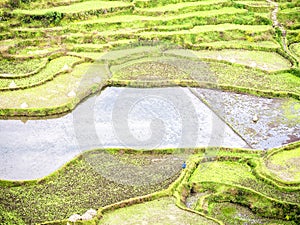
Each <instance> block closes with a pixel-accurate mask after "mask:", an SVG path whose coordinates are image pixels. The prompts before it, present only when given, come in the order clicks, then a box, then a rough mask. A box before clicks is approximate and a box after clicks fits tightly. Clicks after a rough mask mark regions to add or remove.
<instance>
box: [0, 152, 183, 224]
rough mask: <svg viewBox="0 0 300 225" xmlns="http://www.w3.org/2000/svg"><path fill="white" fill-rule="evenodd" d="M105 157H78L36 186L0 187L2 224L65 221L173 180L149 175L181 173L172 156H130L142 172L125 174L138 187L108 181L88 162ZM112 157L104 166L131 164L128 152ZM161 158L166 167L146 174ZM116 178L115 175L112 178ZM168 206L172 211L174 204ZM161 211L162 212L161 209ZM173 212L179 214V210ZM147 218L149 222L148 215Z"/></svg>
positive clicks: (92, 155)
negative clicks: (150, 178) (3, 217)
mask: <svg viewBox="0 0 300 225" xmlns="http://www.w3.org/2000/svg"><path fill="white" fill-rule="evenodd" d="M103 154H104V155H103ZM106 154H108V153H106ZM106 154H105V153H103V152H102V151H93V152H87V153H84V154H83V156H82V157H79V158H77V159H75V160H73V161H72V162H71V163H69V164H67V165H66V166H64V167H63V168H62V169H61V170H59V171H57V172H55V173H54V174H52V175H51V176H50V177H47V178H46V179H45V180H42V181H39V182H38V183H36V184H30V183H24V184H22V185H21V186H16V187H10V188H9V187H5V186H1V185H0V194H1V196H2V197H4V196H5V197H4V198H1V205H0V207H1V209H2V210H1V213H0V215H4V216H5V220H4V221H5V222H7V223H9V222H11V223H13V221H20V224H22V222H23V224H35V223H40V222H45V221H49V220H58V219H65V218H68V217H69V216H71V215H72V214H74V213H79V214H82V213H84V212H85V211H86V210H88V209H90V208H95V209H98V208H100V207H101V206H105V205H109V204H112V203H116V202H119V201H121V200H125V199H128V198H131V197H136V196H142V195H145V194H149V193H152V192H155V191H158V190H162V189H165V188H167V187H168V185H169V184H170V183H171V182H172V181H173V180H174V177H170V178H169V179H163V180H162V181H161V182H157V183H153V182H148V180H147V177H149V176H150V174H152V176H151V177H152V178H154V177H155V176H164V174H165V173H166V174H168V173H169V172H170V171H171V170H175V172H174V173H175V175H176V174H177V172H176V171H180V170H181V168H180V163H181V161H177V165H176V161H174V160H172V155H170V156H168V155H164V154H152V155H151V154H135V153H132V154H134V157H133V158H135V162H138V164H139V165H140V166H134V167H135V168H140V169H141V171H143V173H135V175H134V176H133V173H130V174H128V175H130V176H131V178H130V179H133V178H134V177H135V179H136V180H138V182H139V184H140V185H129V184H126V183H120V182H118V181H117V180H110V179H108V178H107V177H106V176H105V173H104V172H103V171H101V172H99V170H97V168H95V166H93V164H92V161H91V160H94V162H95V163H96V162H97V163H98V164H102V163H105V162H103V156H104V157H105V156H106ZM116 154H117V155H118V156H116V157H115V162H108V161H107V162H106V163H110V164H111V163H115V164H114V165H111V166H114V167H115V168H118V166H120V164H122V163H120V164H119V163H118V162H121V159H122V162H123V163H124V162H125V163H126V165H127V167H129V168H130V165H133V164H132V160H131V159H132V157H130V156H129V155H128V154H130V153H123V154H119V153H116ZM128 158H129V159H130V160H128ZM162 158H164V159H169V160H167V161H165V165H166V164H168V166H166V167H165V168H157V169H156V171H150V169H149V168H150V167H149V164H155V163H153V159H162ZM174 162H175V163H174ZM178 163H179V165H178ZM104 168H106V169H109V165H105V166H104ZM151 168H154V169H155V168H156V167H155V166H153V165H152V167H151ZM102 169H103V168H102ZM127 172H128V171H127ZM106 175H107V174H106ZM117 175H118V174H115V176H117ZM145 175H146V176H145ZM167 202H170V201H167ZM155 205H157V204H155ZM163 206H164V205H162V206H161V207H163ZM170 207H171V209H176V207H175V205H174V206H170ZM129 210H130V209H129ZM161 210H163V209H162V208H161ZM177 211H178V212H180V210H179V209H177ZM181 214H182V215H183V216H179V218H181V217H182V219H184V218H187V215H188V214H187V213H185V212H181ZM0 219H1V217H0ZM149 219H151V216H150V217H149ZM21 221H22V222H21Z"/></svg>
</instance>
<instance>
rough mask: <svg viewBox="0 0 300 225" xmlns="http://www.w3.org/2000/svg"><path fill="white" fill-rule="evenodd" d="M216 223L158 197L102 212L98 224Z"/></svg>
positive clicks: (175, 224)
mask: <svg viewBox="0 0 300 225" xmlns="http://www.w3.org/2000/svg"><path fill="white" fill-rule="evenodd" d="M162 223H163V224H174V225H181V224H191V225H192V224H193V225H194V224H195V225H196V224H208V225H210V224H217V223H215V222H214V221H211V220H208V219H206V218H205V217H202V216H200V215H197V214H195V213H191V212H187V211H184V210H181V209H179V208H178V207H177V206H176V205H175V200H174V199H173V198H160V199H158V200H153V201H151V202H146V203H143V204H137V205H133V206H129V207H126V208H122V209H117V210H115V211H113V212H109V213H107V214H104V216H103V219H101V220H100V221H99V223H98V224H99V225H100V224H124V225H127V224H162Z"/></svg>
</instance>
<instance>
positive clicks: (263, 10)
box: [0, 0, 300, 225]
mask: <svg viewBox="0 0 300 225" xmlns="http://www.w3.org/2000/svg"><path fill="white" fill-rule="evenodd" d="M0 6H1V7H0V54H1V55H0V116H1V119H3V120H6V119H9V120H12V119H13V120H20V121H22V122H24V123H26V121H28V120H33V119H42V120H45V119H49V117H51V118H52V117H60V116H62V115H65V114H67V113H69V112H70V111H72V110H73V109H74V108H75V107H77V106H78V105H79V104H80V102H82V101H83V100H84V99H86V98H87V97H88V96H90V95H91V94H97V93H100V92H101V90H102V89H103V88H105V87H107V86H122V87H131V88H137V87H139V88H153V87H156V88H162V87H170V86H183V87H188V88H189V90H190V92H191V93H192V95H193V96H194V97H197V98H198V100H199V101H201V102H202V103H204V104H205V105H206V106H207V107H208V108H209V109H210V110H211V111H212V112H213V114H214V115H215V116H216V117H218V118H219V120H220V121H223V123H224V124H226V125H227V126H228V127H230V129H232V130H231V132H233V133H234V134H235V135H237V136H239V137H240V138H241V140H243V141H245V143H247V146H248V147H249V149H236V148H230V146H229V147H228V146H227V147H228V148H227V147H226V148H224V147H218V148H216V146H208V147H205V148H197V147H198V146H190V148H184V149H160V150H157V149H156V150H151V151H141V149H138V150H137V149H135V150H131V149H119V148H117V149H95V150H92V151H87V152H84V153H81V154H80V155H78V156H77V157H76V158H74V159H73V160H72V161H70V162H69V163H67V164H66V165H64V166H63V167H62V168H60V169H59V170H57V171H55V172H54V173H52V174H50V175H48V176H46V177H44V178H41V179H37V180H29V181H28V180H27V181H9V180H0V224H34V223H40V224H41V223H42V224H43V223H44V224H70V223H71V222H72V223H73V221H75V220H77V222H74V224H157V223H159V224H226V225H227V224H228V225H229V224H230V225H231V224H299V223H300V217H299V215H300V202H299V199H300V192H299V190H300V184H299V180H300V170H299V168H300V166H299V159H300V151H299V146H300V144H299V140H300V137H299V124H300V123H299V118H298V116H299V101H300V78H299V76H300V70H299V62H300V21H299V19H300V17H299V13H300V11H299V7H300V4H299V1H298V0H291V1H288V2H287V1H282V0H280V1H278V2H275V1H272V0H267V1H254V0H253V1H236V0H232V1H231V0H214V1H213V0H202V1H191V0H189V1H177V0H162V1H154V0H134V1H132V0H123V1H105V0H101V1H98V0H54V1H48V0H42V1H37V0H0ZM199 88H201V89H199ZM207 89H217V90H207ZM227 92H232V93H227ZM102 93H103V92H102ZM261 97H264V98H261ZM178 101H180V99H178ZM150 102H151V101H150ZM185 103H186V102H185ZM271 106H272V107H273V108H276V107H277V106H278V107H277V108H276V110H272V107H271ZM79 107H80V105H79ZM153 107H154V108H158V107H157V106H155V104H154V103H153ZM186 109H187V108H185V109H176V110H177V111H180V110H186ZM105 110H107V109H105ZM91 111H93V109H92V108H91V109H88V110H86V113H87V114H86V115H85V116H83V117H82V119H83V118H88V116H89V114H88V113H89V112H91ZM124 111H125V109H124ZM141 111H142V110H141ZM119 112H120V111H119ZM142 112H143V111H142ZM170 113H171V112H170ZM68 115H69V116H70V114H68ZM46 116H47V117H46ZM104 116H105V115H104ZM74 117H75V118H74V119H78V118H76V115H75V116H74ZM195 117H196V116H195ZM127 119H128V118H127ZM183 119H185V118H183ZM129 120H130V119H129ZM119 122H120V123H121V122H122V121H119ZM127 122H128V121H127ZM152 122H153V121H150V123H149V124H150V125H149V127H151V126H152V125H153V124H152V125H151V123H152ZM160 123H161V121H158V120H155V121H154V125H157V124H158V125H160ZM64 126H67V124H65V125H64ZM214 126H215V127H216V130H220V124H214ZM62 127H63V126H62ZM4 129H7V130H5V131H6V132H8V133H9V132H10V131H11V130H10V129H13V128H7V127H6V128H5V126H4ZM74 129H75V130H76V128H74ZM77 129H78V128H77ZM93 129H94V128H93ZM130 129H131V128H130ZM138 129H140V128H138ZM201 129H202V128H201ZM203 129H207V127H203ZM122 131H123V130H120V131H119V132H121V133H122ZM150 131H151V132H152V130H151V129H150ZM153 131H154V130H153ZM81 132H82V133H86V134H89V132H86V131H85V130H84V129H83V130H82V131H81ZM156 132H157V133H158V134H159V135H160V133H159V132H161V131H158V130H156ZM216 133H217V135H219V136H222V135H220V134H218V132H216ZM11 134H13V132H11ZM103 135H104V136H105V135H106V136H107V135H108V133H105V134H103ZM24 136H26V134H24ZM37 136H38V134H37ZM140 136H141V138H145V137H143V136H144V133H143V132H141V133H140ZM150 136H151V135H150ZM26 137H28V136H26ZM60 138H61V139H65V140H66V141H67V139H66V137H60ZM77 138H78V137H77ZM92 138H93V137H88V136H87V137H86V141H87V142H88V141H89V140H92ZM25 139H26V138H25ZM25 139H24V140H25ZM26 141H28V143H30V140H29V139H28V140H26ZM1 143H4V142H1ZM195 143H196V142H195ZM270 143H271V144H270ZM13 144H14V142H13V141H12V145H13ZM48 144H49V143H48ZM79 144H80V143H79ZM282 144H286V145H285V146H284V147H277V148H272V149H268V146H279V145H282ZM50 145H51V146H52V147H53V146H56V145H55V143H50ZM24 146H25V144H24ZM43 146H45V145H41V148H42V147H43ZM89 146H91V145H89ZM251 148H255V149H257V150H253V149H252V150H251ZM263 148H265V149H266V151H262V149H263ZM86 150H91V149H86ZM7 151H9V150H8V146H0V154H4V153H5V154H6V153H7ZM33 155H34V153H32V155H28V157H33ZM22 157H23V156H22ZM22 157H21V156H20V159H19V162H25V161H26V160H23V159H22ZM24 157H25V156H24ZM57 157H58V158H59V157H63V154H61V155H57ZM112 159H116V160H112ZM184 161H186V164H187V167H186V168H185V169H182V168H181V165H182V163H183V162H184ZM116 162H118V163H116ZM0 179H3V178H1V177H0ZM90 208H94V209H98V211H97V212H93V215H92V216H91V215H89V214H88V213H85V212H86V211H87V210H88V209H90ZM74 214H75V215H74ZM76 214H80V215H82V214H83V215H82V216H80V215H76ZM72 215H73V216H72ZM68 218H69V219H68ZM74 218H75V219H74ZM76 218H77V219H76ZM47 221H50V222H47ZM51 221H52V222H51Z"/></svg>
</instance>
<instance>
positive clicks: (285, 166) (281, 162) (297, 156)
mask: <svg viewBox="0 0 300 225" xmlns="http://www.w3.org/2000/svg"><path fill="white" fill-rule="evenodd" d="M299 163H300V148H296V149H294V150H290V151H285V152H279V153H277V154H274V155H272V156H271V157H269V158H268V160H267V161H266V162H265V166H266V167H267V168H268V169H269V170H270V171H271V173H272V174H273V175H275V176H277V177H278V178H279V179H282V180H285V181H296V182H300V168H299Z"/></svg>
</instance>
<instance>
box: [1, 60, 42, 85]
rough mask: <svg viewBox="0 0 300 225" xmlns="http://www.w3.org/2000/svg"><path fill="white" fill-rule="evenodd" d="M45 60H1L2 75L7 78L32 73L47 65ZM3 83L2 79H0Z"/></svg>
mask: <svg viewBox="0 0 300 225" xmlns="http://www.w3.org/2000/svg"><path fill="white" fill-rule="evenodd" d="M45 62H46V60H45V59H28V60H8V59H3V60H0V74H6V75H5V76H10V77H14V76H18V75H22V74H26V73H31V72H33V71H35V70H37V69H38V68H40V67H41V66H43V65H44V64H45ZM0 82H1V78H0Z"/></svg>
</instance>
